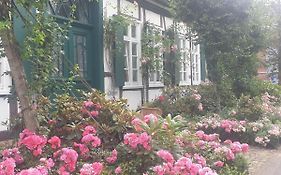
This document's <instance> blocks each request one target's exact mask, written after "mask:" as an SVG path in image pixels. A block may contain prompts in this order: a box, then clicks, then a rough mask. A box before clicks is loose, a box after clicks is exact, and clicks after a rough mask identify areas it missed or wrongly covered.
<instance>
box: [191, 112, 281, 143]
mask: <svg viewBox="0 0 281 175" xmlns="http://www.w3.org/2000/svg"><path fill="white" fill-rule="evenodd" d="M196 126H197V129H202V130H204V131H206V132H208V133H219V134H220V136H221V137H220V138H221V139H222V140H226V139H232V140H239V141H244V142H247V143H249V144H259V145H261V146H264V147H266V146H269V147H276V146H278V144H279V139H280V137H281V126H280V124H274V123H272V121H271V120H269V119H268V118H263V119H261V120H258V121H255V122H247V121H238V120H235V119H222V118H220V117H219V116H218V115H215V116H212V117H209V118H205V119H202V120H201V121H200V122H198V123H197V124H196Z"/></svg>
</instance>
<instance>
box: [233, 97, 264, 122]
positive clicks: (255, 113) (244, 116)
mask: <svg viewBox="0 0 281 175" xmlns="http://www.w3.org/2000/svg"><path fill="white" fill-rule="evenodd" d="M263 113H264V111H263V109H262V101H261V99H260V98H259V97H254V98H251V97H249V96H244V95H242V96H241V97H240V99H239V100H238V109H237V116H236V118H237V119H240V120H248V121H257V120H259V119H261V118H262V117H263Z"/></svg>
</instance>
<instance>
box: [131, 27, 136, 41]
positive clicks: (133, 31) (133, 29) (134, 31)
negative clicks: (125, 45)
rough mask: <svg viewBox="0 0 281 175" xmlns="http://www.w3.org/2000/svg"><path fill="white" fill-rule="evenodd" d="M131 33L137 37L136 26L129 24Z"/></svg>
mask: <svg viewBox="0 0 281 175" xmlns="http://www.w3.org/2000/svg"><path fill="white" fill-rule="evenodd" d="M131 34H132V37H133V38H136V37H137V27H136V26H135V25H132V26H131Z"/></svg>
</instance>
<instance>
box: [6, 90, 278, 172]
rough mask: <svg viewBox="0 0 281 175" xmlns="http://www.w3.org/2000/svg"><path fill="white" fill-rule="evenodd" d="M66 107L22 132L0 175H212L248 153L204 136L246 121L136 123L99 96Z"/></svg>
mask: <svg viewBox="0 0 281 175" xmlns="http://www.w3.org/2000/svg"><path fill="white" fill-rule="evenodd" d="M192 93H193V94H194V96H192V97H190V98H191V100H192V102H194V104H196V105H194V106H193V107H194V109H196V110H198V105H200V103H201V100H202V97H201V96H200V95H199V94H198V93H197V92H195V91H194V92H192ZM88 99H89V100H88ZM90 99H91V100H90ZM93 99H95V100H97V99H98V100H99V101H97V102H96V101H95V100H93ZM63 100H64V102H65V99H63ZM165 100H166V97H165ZM66 101H67V100H66ZM71 102H73V100H69V101H67V102H65V103H63V105H61V104H59V105H58V106H59V107H60V108H59V110H58V111H56V113H55V114H54V116H57V118H55V117H54V118H52V119H49V118H48V120H46V121H50V120H52V121H56V122H51V123H50V124H48V125H46V127H48V130H47V131H48V132H46V130H43V129H44V128H43V129H42V130H39V131H38V133H34V132H31V131H29V130H27V129H25V130H23V131H22V133H20V137H19V140H18V143H17V146H16V147H15V148H9V149H4V150H3V151H2V158H1V161H0V174H9V175H33V174H34V175H37V174H38V175H39V174H40V175H52V174H59V175H71V174H74V175H76V174H80V175H102V174H112V175H114V174H145V175H181V174H182V175H186V174H191V175H216V174H220V173H221V172H223V170H224V169H225V167H228V166H235V161H236V160H237V158H238V157H239V156H241V155H243V154H244V153H246V152H247V151H248V149H249V147H248V145H247V144H245V143H240V142H237V141H236V140H224V139H221V135H220V134H219V133H216V132H209V130H208V129H212V130H214V129H218V128H219V129H221V130H223V131H224V132H226V133H240V132H244V130H245V129H246V130H247V129H248V125H249V122H246V121H245V122H244V121H241V122H239V121H235V120H230V121H228V120H225V121H222V120H219V121H211V122H209V121H207V119H206V120H201V121H200V122H199V123H198V124H197V125H196V127H194V126H195V125H194V124H193V123H191V122H190V121H188V120H186V119H185V118H184V117H181V116H180V115H178V116H175V117H173V118H172V117H171V115H168V116H167V117H165V118H162V117H160V116H155V115H152V114H150V115H146V116H143V117H136V116H137V115H133V114H132V113H130V112H126V111H125V110H124V108H122V107H120V106H118V105H117V104H114V102H112V101H107V100H105V99H103V98H101V97H100V96H93V97H91V98H87V100H83V101H82V102H79V103H75V107H73V106H71V107H69V108H67V109H65V108H66V107H65V106H67V104H70V103H71ZM119 103H120V102H118V104H119ZM78 104H79V105H80V106H78ZM112 104H114V105H112ZM106 105H108V106H110V105H112V106H113V107H112V106H111V107H110V108H109V107H108V108H106V107H105V106H106ZM61 106H62V107H61ZM115 106H117V107H115ZM202 107H203V106H202ZM64 109H65V110H66V111H64ZM74 109H77V110H76V111H74V112H73V110H74ZM67 110H69V111H67ZM202 110H204V109H202ZM61 111H64V113H66V114H64V113H60V112H61ZM77 111H78V112H77ZM112 113H113V114H112ZM117 113H118V114H119V115H118V116H116V115H115V114H117ZM121 114H122V115H121ZM58 116H59V117H58ZM109 116H110V117H111V118H109ZM120 116H122V117H123V118H122V120H121V117H120ZM133 116H134V117H133ZM47 117H49V115H48V116H47ZM73 118H74V119H73ZM258 128H260V127H258ZM258 130H259V129H258ZM269 133H270V134H271V135H278V134H279V130H278V128H277V127H275V126H274V127H273V126H272V128H271V130H270V132H269Z"/></svg>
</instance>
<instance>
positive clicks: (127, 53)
mask: <svg viewBox="0 0 281 175" xmlns="http://www.w3.org/2000/svg"><path fill="white" fill-rule="evenodd" d="M124 53H125V55H124V56H125V67H124V70H125V71H124V73H125V75H124V76H125V81H126V82H128V81H129V63H130V62H129V42H125V52H124Z"/></svg>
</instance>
